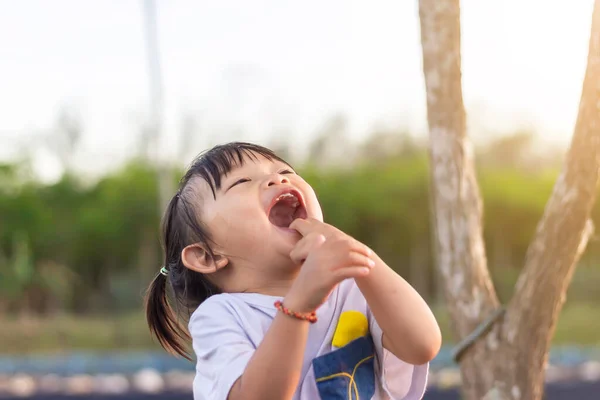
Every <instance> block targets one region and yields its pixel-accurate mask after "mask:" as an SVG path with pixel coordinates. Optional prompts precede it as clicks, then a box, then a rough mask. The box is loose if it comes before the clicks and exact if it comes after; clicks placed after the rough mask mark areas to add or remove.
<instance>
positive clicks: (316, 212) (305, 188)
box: [299, 181, 323, 222]
mask: <svg viewBox="0 0 600 400" xmlns="http://www.w3.org/2000/svg"><path fill="white" fill-rule="evenodd" d="M299 186H300V188H301V189H302V193H304V195H305V196H306V198H305V199H304V200H305V201H306V208H307V211H308V214H309V216H310V217H312V218H315V219H317V220H319V221H321V222H323V210H322V209H321V204H320V203H319V199H318V198H317V195H316V193H315V191H314V190H313V188H312V187H311V186H310V185H309V184H308V183H306V182H305V181H301V182H300V183H299Z"/></svg>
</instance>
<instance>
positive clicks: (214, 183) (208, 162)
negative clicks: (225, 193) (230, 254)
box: [145, 142, 289, 360]
mask: <svg viewBox="0 0 600 400" xmlns="http://www.w3.org/2000/svg"><path fill="white" fill-rule="evenodd" d="M258 156H262V157H264V158H266V159H268V160H271V161H273V160H277V161H281V162H283V163H285V164H287V165H289V163H288V162H286V161H284V160H283V159H281V158H280V157H279V156H277V155H276V154H275V153H274V152H273V151H271V150H269V149H267V148H265V147H262V146H259V145H256V144H252V143H245V142H231V143H227V144H223V145H218V146H215V147H213V148H211V149H210V150H207V151H205V152H203V153H201V154H200V155H199V156H198V157H197V158H196V159H195V160H194V161H193V162H192V164H191V165H190V167H189V168H188V170H187V172H186V173H185V175H184V176H183V177H182V178H181V180H180V182H179V189H178V191H177V194H175V195H174V196H173V198H172V199H171V201H170V202H169V204H168V206H167V209H166V211H165V214H164V216H163V220H162V231H161V239H162V245H163V249H164V269H165V270H166V271H168V273H167V275H163V274H162V273H158V274H157V275H156V277H155V278H154V279H153V281H152V282H151V283H150V286H149V287H148V290H147V292H146V302H145V303H146V320H147V322H148V326H149V328H150V332H151V334H153V335H154V336H155V337H156V338H157V339H158V341H159V343H160V345H161V346H162V347H163V348H164V349H165V350H167V351H168V352H170V353H172V354H174V355H180V356H183V357H185V358H187V359H188V360H191V357H190V352H189V351H187V350H186V344H187V343H189V341H190V339H191V338H190V335H189V333H188V331H187V329H186V328H185V327H184V326H183V325H182V324H181V322H180V318H179V317H181V315H182V314H183V313H182V312H181V311H182V310H183V311H186V312H187V315H186V317H187V318H189V316H190V315H191V313H192V312H193V310H195V309H196V308H197V307H198V306H199V305H200V304H201V303H202V302H203V301H204V300H206V299H207V298H208V297H210V296H212V295H214V294H218V293H221V290H220V289H219V288H218V287H217V286H216V285H214V284H213V283H212V282H210V281H209V280H208V279H207V278H206V276H204V275H203V274H201V273H199V272H196V271H193V270H190V269H188V268H186V267H185V266H184V265H183V262H182V260H181V252H182V250H183V249H184V248H185V247H186V246H189V245H191V244H194V243H198V244H201V245H202V246H203V248H204V249H205V250H206V251H207V253H208V256H209V257H211V258H214V253H213V251H212V249H211V246H210V244H211V236H210V232H208V230H207V229H206V228H205V227H204V226H203V224H202V222H201V221H200V219H199V218H198V216H199V215H200V209H199V208H200V206H199V195H198V192H197V190H198V187H197V186H198V185H196V184H194V180H196V179H201V180H203V181H205V182H207V183H208V185H209V186H210V189H211V191H212V195H213V196H214V197H215V198H216V193H217V191H218V190H219V189H220V188H221V183H222V178H223V177H224V176H225V175H227V174H228V173H229V172H231V171H232V170H233V169H234V168H235V167H237V166H241V165H243V164H244V161H245V159H246V158H251V159H257V157H258ZM167 281H168V282H169V284H170V285H169V287H170V295H169V294H168V289H167ZM169 298H171V299H172V300H171V301H170V300H169ZM171 302H173V303H174V305H175V310H174V309H173V308H172V307H171Z"/></svg>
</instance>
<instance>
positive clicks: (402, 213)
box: [0, 132, 600, 313]
mask: <svg viewBox="0 0 600 400" xmlns="http://www.w3.org/2000/svg"><path fill="white" fill-rule="evenodd" d="M392 136H393V135H391V134H390V133H389V132H383V133H380V135H379V136H374V137H373V138H371V139H369V140H368V141H367V142H365V143H363V144H362V145H361V148H362V151H360V152H358V153H359V154H358V157H357V158H356V164H355V165H354V166H353V167H352V168H348V166H347V165H344V166H342V167H339V168H336V167H335V166H328V167H323V164H322V162H316V161H315V162H314V163H311V162H309V163H308V164H305V165H304V166H302V167H301V168H300V173H301V174H303V176H304V177H305V179H306V180H307V181H308V182H310V183H311V184H312V185H313V187H314V188H315V190H316V192H317V194H318V196H319V199H320V202H321V204H322V206H323V209H324V212H325V217H326V219H327V221H328V222H330V223H332V224H334V225H336V226H338V227H339V228H341V229H343V230H344V231H346V232H348V233H350V234H351V235H353V236H355V237H356V238H358V239H359V240H361V241H364V242H365V243H367V244H369V245H370V246H371V247H372V248H373V249H374V250H375V251H377V252H378V253H380V254H381V255H382V257H383V258H384V259H386V260H387V261H388V262H389V264H390V265H392V266H393V267H394V268H396V269H397V270H398V271H399V272H400V273H401V274H403V276H406V277H407V278H408V279H409V280H410V281H412V282H413V284H415V286H417V288H418V289H419V290H421V291H422V293H424V295H425V296H426V297H428V298H429V300H435V293H436V290H435V289H436V285H435V281H436V277H435V274H434V272H433V271H434V270H433V260H432V258H431V257H432V251H431V248H430V243H431V231H430V221H429V218H430V216H429V199H428V190H429V181H428V179H429V178H428V159H427V154H426V151H425V149H424V148H423V147H421V146H419V145H418V144H417V143H416V142H415V141H414V140H409V139H407V138H403V139H401V140H400V139H398V140H391V139H390V140H387V139H386V140H387V141H385V140H384V139H385V138H388V139H389V138H391V137H392ZM379 141H385V143H386V146H383V147H382V146H378V143H377V142H379ZM524 142H527V141H524V140H513V141H510V140H504V141H503V142H502V144H503V145H502V146H498V149H500V150H499V151H501V152H503V153H506V152H509V153H510V152H511V148H510V146H511V143H514V145H515V146H517V147H518V148H522V146H523V143H524ZM392 147H397V148H392ZM493 149H494V147H493V146H490V147H488V148H487V149H484V150H483V151H484V153H482V154H483V155H485V157H483V158H484V160H488V161H490V160H493V162H488V163H485V162H482V163H481V168H480V169H479V175H480V176H479V178H480V183H481V190H482V193H483V197H484V200H485V202H484V204H485V210H484V221H485V235H486V242H487V243H488V247H489V248H488V255H489V257H490V266H491V269H492V273H493V274H494V275H495V278H496V284H497V285H498V286H499V287H498V290H499V293H500V296H501V298H508V295H509V294H510V291H511V290H512V286H513V284H514V280H515V278H516V275H517V272H518V271H517V268H519V266H520V265H522V264H523V262H522V261H523V258H524V256H525V250H526V248H527V245H528V243H529V241H530V239H531V237H532V236H533V234H534V230H535V227H536V223H537V221H538V220H539V217H540V216H541V214H542V212H543V207H544V205H545V201H546V199H547V198H548V196H549V194H550V191H551V190H552V184H553V182H554V179H555V177H556V173H557V171H558V166H557V165H551V164H547V163H546V164H539V163H538V166H537V168H528V169H526V170H525V172H524V171H523V170H522V169H520V168H519V166H517V165H514V164H515V160H514V159H511V161H510V163H502V162H501V160H502V159H503V157H501V156H499V155H498V154H490V152H493ZM520 151H521V150H520ZM319 156H320V158H321V159H322V158H323V157H326V156H327V155H326V154H320V155H319ZM310 159H311V158H310V157H309V160H310ZM519 159H520V160H523V159H527V157H525V156H524V155H523V152H521V153H520V155H519ZM529 161H532V160H529ZM531 165H535V163H533V162H532V163H531ZM26 171H27V168H26V165H0V312H2V311H5V312H15V313H20V312H24V311H25V312H37V313H49V312H53V311H58V310H66V311H74V312H89V311H101V310H104V311H106V310H115V309H132V308H137V307H139V305H140V302H141V298H142V293H143V289H144V287H145V286H146V284H147V282H148V281H149V280H150V278H151V277H152V275H153V274H155V273H156V272H157V271H158V269H159V268H160V260H161V249H160V243H159V241H158V229H159V221H158V218H157V217H156V216H157V215H158V214H159V213H158V211H159V210H158V201H157V198H158V194H157V185H156V175H155V171H154V168H153V167H152V166H151V165H148V164H147V163H145V162H144V161H139V160H135V161H132V162H130V163H129V164H127V165H125V166H124V167H123V168H121V169H120V170H118V171H116V172H113V173H111V174H108V175H106V176H104V177H103V178H102V179H100V180H98V181H95V182H87V181H85V179H84V178H83V177H80V176H73V175H70V174H66V175H65V176H63V177H62V179H61V180H59V181H58V182H56V183H53V184H50V185H44V184H41V183H39V182H36V181H35V180H33V179H30V178H29V177H28V174H27V173H26ZM180 174H181V171H173V177H174V181H175V179H176V178H175V177H178V176H180ZM594 218H595V220H596V222H598V221H600V208H597V209H596V210H595V212H594ZM596 247H597V245H596V244H595V243H592V244H591V246H590V249H589V251H588V254H587V256H586V258H585V259H584V260H583V261H582V262H584V263H586V264H588V265H590V268H582V269H580V270H579V271H578V275H581V276H583V275H585V278H579V279H578V278H577V276H576V278H575V282H574V284H573V288H574V289H572V290H571V293H572V294H571V296H572V297H574V298H579V299H585V300H590V299H594V300H596V301H599V302H600V296H599V295H598V293H597V290H595V289H594V286H593V285H596V284H598V282H599V280H600V269H599V268H598V266H596V265H595V261H596V260H598V254H597V253H598V251H597V248H596ZM438 300H441V299H438Z"/></svg>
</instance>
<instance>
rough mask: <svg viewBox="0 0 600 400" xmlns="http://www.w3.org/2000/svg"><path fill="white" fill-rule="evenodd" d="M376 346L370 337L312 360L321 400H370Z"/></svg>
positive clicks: (372, 387)
mask: <svg viewBox="0 0 600 400" xmlns="http://www.w3.org/2000/svg"><path fill="white" fill-rule="evenodd" d="M374 361H375V346H374V344H373V339H372V338H371V336H370V335H367V336H362V337H360V338H358V339H355V340H353V341H352V342H350V343H348V344H347V345H345V346H344V347H342V348H340V349H337V350H335V351H333V352H331V353H327V354H324V355H322V356H320V357H317V358H315V359H314V360H313V362H312V364H313V370H314V373H315V379H316V381H317V388H318V390H319V394H320V396H321V400H370V399H371V398H372V397H373V395H374V394H375V362H374Z"/></svg>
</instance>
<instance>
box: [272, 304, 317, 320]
mask: <svg viewBox="0 0 600 400" xmlns="http://www.w3.org/2000/svg"><path fill="white" fill-rule="evenodd" d="M275 308H276V309H278V310H279V311H281V312H282V313H284V314H285V315H289V316H290V317H293V318H296V319H301V320H303V321H308V322H310V323H311V324H314V323H315V322H317V313H316V312H314V311H313V312H310V313H306V314H302V313H298V312H296V311H292V310H290V309H288V308H286V307H285V306H284V305H283V303H282V302H281V301H280V300H277V301H276V302H275Z"/></svg>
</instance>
